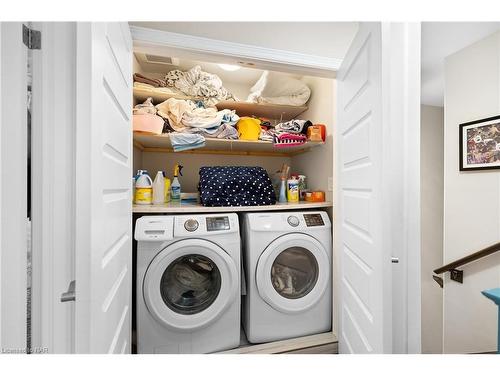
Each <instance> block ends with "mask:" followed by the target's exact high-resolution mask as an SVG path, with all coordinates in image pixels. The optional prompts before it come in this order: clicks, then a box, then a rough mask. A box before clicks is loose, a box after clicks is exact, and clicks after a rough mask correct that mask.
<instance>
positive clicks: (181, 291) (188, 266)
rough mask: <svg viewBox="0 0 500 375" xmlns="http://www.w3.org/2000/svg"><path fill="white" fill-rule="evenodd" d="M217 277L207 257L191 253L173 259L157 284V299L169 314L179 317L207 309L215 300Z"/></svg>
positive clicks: (218, 289) (214, 265)
mask: <svg viewBox="0 0 500 375" xmlns="http://www.w3.org/2000/svg"><path fill="white" fill-rule="evenodd" d="M220 288H221V275H220V272H219V269H218V268H217V266H216V264H215V263H214V262H213V261H211V260H210V259H209V258H207V257H205V256H203V255H199V254H191V255H184V256H182V257H180V258H177V259H176V260H174V261H173V262H172V263H170V265H169V266H168V267H167V269H166V270H165V272H163V276H162V278H161V281H160V292H161V297H162V299H163V301H164V302H165V304H166V305H167V306H168V307H169V308H170V309H171V310H173V311H175V312H176V313H179V314H183V315H192V314H197V313H199V312H201V311H203V310H205V309H207V308H208V307H209V306H210V305H211V304H212V303H213V302H214V301H215V299H216V298H217V296H218V294H219V291H220Z"/></svg>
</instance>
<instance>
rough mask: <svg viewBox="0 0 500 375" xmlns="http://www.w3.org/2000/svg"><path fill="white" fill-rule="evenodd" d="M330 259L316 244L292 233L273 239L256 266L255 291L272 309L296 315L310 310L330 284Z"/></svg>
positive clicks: (319, 245)
mask: <svg viewBox="0 0 500 375" xmlns="http://www.w3.org/2000/svg"><path fill="white" fill-rule="evenodd" d="M330 268H331V264H330V258H329V257H328V253H327V251H326V249H325V248H324V247H323V245H321V243H320V242H319V241H317V240H316V239H314V238H313V237H310V236H308V235H306V234H301V233H292V234H287V235H284V236H282V237H279V238H277V239H276V240H274V241H273V242H272V243H271V244H270V245H269V246H268V247H267V248H266V249H265V250H264V252H263V253H262V255H261V256H260V258H259V261H258V263H257V273H256V280H257V288H258V290H259V294H260V295H261V297H262V298H263V299H264V300H265V301H266V302H267V303H268V304H269V305H271V306H272V307H273V308H274V309H276V310H279V311H281V312H285V313H298V312H302V311H305V310H308V309H310V308H311V307H312V306H314V305H315V304H316V303H317V302H318V301H319V300H320V299H321V297H322V296H323V293H324V292H325V290H326V289H327V287H328V285H329V283H330Z"/></svg>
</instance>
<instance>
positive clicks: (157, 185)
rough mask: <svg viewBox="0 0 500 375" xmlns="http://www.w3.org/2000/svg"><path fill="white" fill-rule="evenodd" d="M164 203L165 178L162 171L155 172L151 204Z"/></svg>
mask: <svg viewBox="0 0 500 375" xmlns="http://www.w3.org/2000/svg"><path fill="white" fill-rule="evenodd" d="M164 203H165V179H164V177H163V172H162V171H158V173H156V177H155V181H154V182H153V204H164Z"/></svg>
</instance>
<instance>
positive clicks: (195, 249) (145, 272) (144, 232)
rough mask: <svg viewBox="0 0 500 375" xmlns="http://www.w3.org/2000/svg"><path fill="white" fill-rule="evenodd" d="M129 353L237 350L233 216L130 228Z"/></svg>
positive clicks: (164, 219) (153, 219)
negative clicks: (132, 339)
mask: <svg viewBox="0 0 500 375" xmlns="http://www.w3.org/2000/svg"><path fill="white" fill-rule="evenodd" d="M135 238H136V240H137V242H138V243H137V301H136V304H137V352H138V353H210V352H216V351H220V350H225V349H230V348H234V347H237V346H238V345H239V342H240V302H241V298H240V235H239V225H238V216H237V215H236V214H218V215H182V216H143V217H141V218H139V219H138V220H137V222H136V227H135Z"/></svg>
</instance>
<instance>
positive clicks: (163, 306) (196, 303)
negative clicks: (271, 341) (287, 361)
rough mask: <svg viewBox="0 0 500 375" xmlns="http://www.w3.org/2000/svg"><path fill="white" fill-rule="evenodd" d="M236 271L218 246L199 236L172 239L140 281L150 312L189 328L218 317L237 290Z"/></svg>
mask: <svg viewBox="0 0 500 375" xmlns="http://www.w3.org/2000/svg"><path fill="white" fill-rule="evenodd" d="M238 286H239V274H238V268H237V267H236V265H235V263H234V261H233V259H232V258H231V257H230V256H229V255H228V254H227V253H226V252H225V251H224V250H223V249H222V248H220V247H219V246H217V245H215V244H214V243H212V242H209V241H205V240H201V239H186V240H181V241H178V242H175V243H173V244H171V245H169V246H168V247H166V248H165V249H164V250H162V251H161V252H160V253H159V254H158V255H157V256H156V257H155V258H154V259H153V261H152V262H151V264H150V265H149V267H148V269H147V271H146V275H145V277H144V283H143V295H144V301H145V303H146V306H147V308H148V310H149V312H150V313H151V314H152V315H153V317H154V318H155V319H157V320H158V321H159V322H160V323H162V324H165V325H166V326H168V327H169V328H172V329H176V330H180V331H189V330H196V329H199V328H202V327H204V326H206V325H208V324H210V323H212V322H213V321H215V320H217V319H218V318H219V317H220V315H221V314H222V313H223V312H224V311H225V310H226V309H227V307H229V305H230V304H231V303H232V302H234V300H235V298H236V296H237V294H238Z"/></svg>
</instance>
